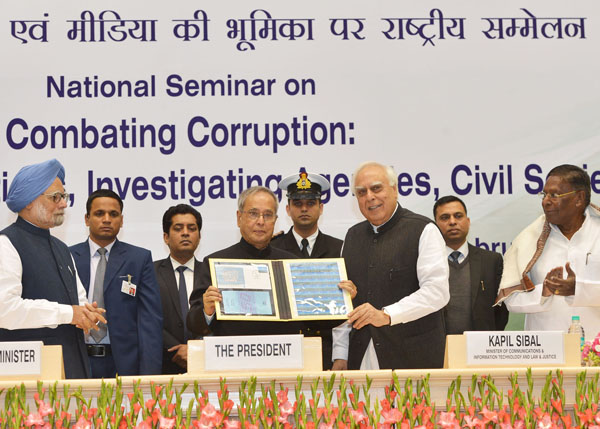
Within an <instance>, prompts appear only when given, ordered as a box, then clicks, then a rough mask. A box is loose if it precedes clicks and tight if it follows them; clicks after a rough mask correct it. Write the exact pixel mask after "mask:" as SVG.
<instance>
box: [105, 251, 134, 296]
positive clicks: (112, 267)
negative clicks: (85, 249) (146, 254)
mask: <svg viewBox="0 0 600 429" xmlns="http://www.w3.org/2000/svg"><path fill="white" fill-rule="evenodd" d="M125 252H126V249H125V248H124V247H123V246H122V245H121V242H120V241H119V240H115V244H113V247H112V248H111V249H110V255H109V257H108V264H106V273H105V274H104V290H105V291H106V289H107V288H108V287H109V286H110V285H112V284H113V280H114V279H115V276H116V275H117V273H118V272H119V270H120V269H121V266H123V264H124V263H125V258H124V254H125ZM125 274H131V273H125ZM117 280H119V279H117ZM123 280H127V279H125V278H124V279H123ZM139 280H140V279H132V283H136V282H139ZM120 283H121V282H119V281H117V282H115V284H118V285H119V287H120Z"/></svg>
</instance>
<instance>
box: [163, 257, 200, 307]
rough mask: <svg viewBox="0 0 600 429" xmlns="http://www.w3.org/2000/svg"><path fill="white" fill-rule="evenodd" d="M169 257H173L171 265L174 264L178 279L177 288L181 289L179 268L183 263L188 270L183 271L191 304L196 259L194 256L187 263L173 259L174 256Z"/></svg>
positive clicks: (174, 271) (174, 272)
mask: <svg viewBox="0 0 600 429" xmlns="http://www.w3.org/2000/svg"><path fill="white" fill-rule="evenodd" d="M169 259H171V265H173V274H174V275H175V279H177V290H179V286H180V284H179V272H178V271H177V268H179V267H181V266H182V265H183V266H185V267H186V268H187V270H185V271H184V272H183V277H184V278H185V285H186V292H187V297H188V305H189V301H190V295H191V294H192V289H193V288H194V265H195V263H196V260H195V259H194V257H193V256H192V257H191V258H190V260H189V261H187V262H186V263H185V264H180V263H179V262H177V261H176V260H175V259H173V257H172V256H169Z"/></svg>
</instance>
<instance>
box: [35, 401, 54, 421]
mask: <svg viewBox="0 0 600 429" xmlns="http://www.w3.org/2000/svg"><path fill="white" fill-rule="evenodd" d="M38 405H39V406H38V412H39V413H40V415H41V416H42V417H46V416H47V415H49V414H54V408H52V406H51V405H50V404H49V403H46V402H44V401H40V402H38Z"/></svg>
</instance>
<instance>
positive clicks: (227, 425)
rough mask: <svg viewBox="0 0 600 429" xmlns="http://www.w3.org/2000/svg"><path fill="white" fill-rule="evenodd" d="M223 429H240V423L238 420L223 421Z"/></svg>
mask: <svg viewBox="0 0 600 429" xmlns="http://www.w3.org/2000/svg"><path fill="white" fill-rule="evenodd" d="M223 428H224V429H241V428H242V423H240V421H239V420H229V419H227V420H225V421H224V422H223Z"/></svg>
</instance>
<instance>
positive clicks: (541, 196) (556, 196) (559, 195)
mask: <svg viewBox="0 0 600 429" xmlns="http://www.w3.org/2000/svg"><path fill="white" fill-rule="evenodd" d="M577 191H578V189H576V190H574V191H571V192H565V193H564V194H555V193H550V194H549V193H547V192H543V191H542V192H540V193H539V194H538V195H539V196H540V198H541V199H542V200H543V199H544V198H546V197H548V198H550V199H551V200H554V201H556V200H558V199H559V198H562V197H566V196H567V195H571V194H574V193H575V192H577Z"/></svg>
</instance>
